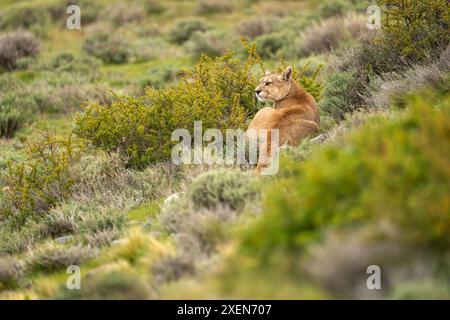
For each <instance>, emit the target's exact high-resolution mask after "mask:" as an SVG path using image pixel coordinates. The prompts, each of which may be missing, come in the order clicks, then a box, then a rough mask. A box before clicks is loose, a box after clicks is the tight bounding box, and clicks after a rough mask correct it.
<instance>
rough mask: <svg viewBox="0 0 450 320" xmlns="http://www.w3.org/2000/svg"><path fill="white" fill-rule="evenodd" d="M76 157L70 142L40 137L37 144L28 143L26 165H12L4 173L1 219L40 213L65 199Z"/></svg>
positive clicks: (73, 174)
mask: <svg viewBox="0 0 450 320" xmlns="http://www.w3.org/2000/svg"><path fill="white" fill-rule="evenodd" d="M77 157H78V149H77V148H76V147H75V146H74V144H73V143H72V140H71V139H68V140H63V139H58V138H55V137H53V136H50V135H48V134H43V138H42V139H41V140H40V141H37V142H33V143H31V144H30V145H29V149H28V161H26V162H21V163H16V164H12V165H11V166H10V168H9V170H8V171H7V174H6V177H5V181H6V186H7V190H6V191H5V193H4V201H5V203H6V205H4V206H3V207H2V208H1V209H2V211H1V212H0V215H5V214H6V215H13V216H16V215H17V216H21V215H22V214H32V213H43V212H46V211H47V210H48V209H49V208H51V207H52V206H53V205H54V204H56V203H57V202H58V201H60V200H63V199H66V198H67V197H68V196H69V195H70V193H71V190H72V186H73V184H74V181H75V173H74V172H73V171H72V167H71V164H72V163H73V162H74V161H75V159H76V158H77Z"/></svg>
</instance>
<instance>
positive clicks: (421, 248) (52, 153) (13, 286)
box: [0, 0, 450, 299]
mask: <svg viewBox="0 0 450 320" xmlns="http://www.w3.org/2000/svg"><path fill="white" fill-rule="evenodd" d="M375 2H376V3H377V4H378V5H380V6H381V8H382V21H381V22H382V23H381V28H380V29H376V28H375V29H373V30H372V29H371V28H369V27H368V26H367V15H366V9H367V7H368V6H369V5H371V4H374V3H372V1H356V0H339V1H326V0H321V1H310V0H304V1H300V0H299V1H262V0H261V1H257V0H254V1H252V0H246V1H229V0H190V1H176V0H170V1H162V0H128V1H106V0H105V1H103V0H100V1H87V0H70V1H57V0H33V1H31V0H22V1H1V2H0V190H1V193H0V299H168V298H178V299H191V298H192V299H193V298H209V299H210V298H246V299H247V298H250V299H251V298H253V299H254V298H263V299H280V298H284V299H328V298H331V299H334V298H345V299H348V298H350V299H365V298H380V299H449V298H450V272H449V270H450V237H449V234H450V193H449V187H448V186H449V185H450V170H449V168H450V160H449V155H450V90H449V89H450V88H449V83H450V73H449V71H450V46H449V45H450V4H449V2H448V1H446V0H431V1H430V0H428V1H425V0H420V1H403V0H390V1H385V0H378V1H375ZM71 4H77V5H79V6H80V8H81V17H82V19H81V22H82V28H81V30H68V29H67V28H66V24H65V22H66V18H67V14H66V8H67V6H68V5H71ZM287 65H292V66H293V67H294V78H295V80H296V81H297V82H298V83H300V84H301V85H302V86H303V87H304V88H305V89H306V90H307V91H308V92H310V93H311V94H312V95H313V96H314V97H315V99H316V100H317V102H318V106H319V109H320V114H321V130H320V133H319V134H317V136H314V137H310V138H309V139H306V140H304V141H303V142H302V143H301V144H300V145H299V146H298V147H286V146H285V147H283V148H282V149H281V162H280V172H279V173H278V174H277V175H274V176H257V175H255V173H254V171H253V168H252V166H250V165H232V166H231V165H228V166H227V165H207V164H202V165H198V164H192V165H176V164H174V163H172V161H171V158H170V156H171V152H172V148H173V147H174V145H175V144H176V143H175V142H172V141H171V134H172V132H173V131H174V130H175V129H180V128H184V129H187V130H188V132H190V133H191V134H192V133H193V132H194V121H202V130H203V132H204V131H205V130H207V129H211V128H214V129H219V130H220V131H221V132H223V133H224V132H225V130H226V129H243V130H245V128H246V127H247V125H248V123H249V121H250V120H251V119H252V118H253V116H254V115H255V114H256V112H257V111H258V110H259V109H260V108H262V107H263V106H265V104H263V103H260V102H258V101H257V100H256V99H255V96H254V88H255V87H256V85H257V84H258V82H259V79H260V78H261V76H262V75H263V74H264V71H265V70H266V69H271V70H272V71H274V72H275V71H280V70H283V69H284V68H285V67H286V66H287ZM168 197H170V200H171V201H165V200H166V199H167V198H168ZM71 265H77V266H79V267H80V270H81V290H69V289H68V288H67V285H66V281H67V279H68V277H69V276H70V274H69V273H67V268H68V267H69V266H71ZM371 265H376V266H379V267H380V268H381V271H382V276H381V281H382V287H381V289H380V290H369V289H368V288H367V286H366V280H367V278H368V277H369V274H368V273H367V268H368V267H369V266H371Z"/></svg>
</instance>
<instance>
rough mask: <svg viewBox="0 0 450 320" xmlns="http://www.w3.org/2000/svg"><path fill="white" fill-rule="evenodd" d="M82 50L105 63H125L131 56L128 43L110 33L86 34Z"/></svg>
mask: <svg viewBox="0 0 450 320" xmlns="http://www.w3.org/2000/svg"><path fill="white" fill-rule="evenodd" d="M83 50H84V51H85V52H86V53H88V54H90V55H92V56H94V57H96V58H99V59H101V60H102V61H103V62H106V63H118V64H120V63H126V62H128V61H129V60H130V58H131V56H132V52H131V50H130V48H129V45H128V44H127V43H125V41H124V40H123V39H121V38H119V36H117V35H113V34H111V33H94V34H93V35H91V36H88V37H87V38H86V40H85V41H84V43H83Z"/></svg>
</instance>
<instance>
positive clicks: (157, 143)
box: [76, 48, 259, 167]
mask: <svg viewBox="0 0 450 320" xmlns="http://www.w3.org/2000/svg"><path fill="white" fill-rule="evenodd" d="M250 49H251V52H250V55H249V57H248V59H247V61H241V60H239V59H237V58H236V57H234V56H233V54H231V53H230V54H227V55H225V56H223V57H220V58H217V59H214V60H213V59H210V58H207V57H203V58H202V59H201V61H200V62H199V63H198V64H197V65H196V66H195V67H194V68H192V69H191V70H188V71H186V73H185V74H184V75H183V77H182V78H181V79H180V81H179V83H178V84H177V85H176V86H173V87H169V88H165V89H160V90H155V89H149V90H148V91H147V94H146V95H145V96H144V97H142V98H139V99H134V98H117V100H116V101H115V102H113V103H112V104H111V105H99V104H93V105H90V106H88V107H87V108H86V110H85V112H84V113H82V114H79V115H78V116H77V119H76V126H77V127H76V133H77V134H78V135H79V136H80V137H82V138H86V139H88V140H89V141H91V142H92V143H93V144H94V145H95V146H98V147H101V148H102V149H105V150H107V151H113V150H114V151H115V150H119V152H121V153H122V154H123V155H125V156H126V158H127V159H129V161H128V165H132V166H135V167H142V166H145V165H147V164H148V163H150V162H152V161H156V160H161V159H167V158H169V157H170V155H171V149H172V146H174V145H175V144H176V142H172V141H171V135H172V132H173V131H174V130H175V129H180V128H185V129H187V130H189V131H190V132H191V133H192V132H193V125H194V124H193V122H194V121H197V120H201V121H202V122H203V124H202V127H203V129H204V130H206V129H208V128H217V129H220V130H225V129H231V128H243V127H244V126H245V117H246V115H248V114H252V113H253V112H255V109H254V108H255V102H254V92H253V90H254V87H255V84H256V79H255V77H254V76H253V75H252V73H251V68H252V66H254V65H255V64H256V63H258V61H259V59H258V58H257V57H256V55H255V52H254V48H250Z"/></svg>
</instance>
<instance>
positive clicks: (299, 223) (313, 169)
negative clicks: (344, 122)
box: [242, 94, 450, 261]
mask: <svg viewBox="0 0 450 320" xmlns="http://www.w3.org/2000/svg"><path fill="white" fill-rule="evenodd" d="M449 98H450V97H449V95H448V94H447V95H445V96H441V95H436V94H422V95H420V96H416V97H413V98H411V100H410V102H409V106H408V111H407V112H406V114H403V115H402V116H400V117H399V118H398V119H397V120H396V121H387V120H384V121H381V122H380V121H378V122H376V125H365V126H364V127H363V129H361V130H359V131H357V132H355V133H354V134H353V135H351V136H350V137H349V138H348V139H347V143H346V146H345V148H342V147H338V146H336V147H329V148H325V149H323V150H320V151H319V152H317V153H314V154H313V156H312V158H311V159H310V160H308V161H306V162H303V163H300V164H296V163H292V166H293V167H294V168H297V170H296V171H295V172H296V173H295V174H294V175H292V176H291V177H288V178H286V179H283V180H282V181H278V182H276V183H275V185H274V186H273V187H271V190H273V191H271V192H269V195H268V196H267V202H266V204H265V212H266V213H265V214H264V216H263V218H262V219H261V220H260V221H258V222H257V223H256V225H255V226H254V227H253V228H251V229H250V230H249V231H248V233H247V234H246V235H245V236H244V239H243V244H242V248H243V249H245V252H247V253H248V254H251V255H255V253H256V255H257V256H259V257H260V258H262V259H263V260H265V261H267V260H269V259H270V257H271V256H272V255H273V254H274V253H276V252H278V253H280V252H283V251H284V252H286V253H287V255H286V257H288V256H289V257H293V256H295V255H296V254H297V253H301V252H304V250H305V248H306V246H307V245H309V244H311V243H313V242H314V241H316V240H318V239H319V237H320V235H321V234H322V233H323V232H325V231H326V230H328V229H329V228H333V229H340V230H344V228H346V227H349V226H353V227H356V226H360V225H363V224H365V223H371V222H382V221H389V222H390V223H392V225H393V226H394V227H395V228H396V229H397V230H398V232H396V235H397V237H396V238H395V239H396V242H397V243H398V244H401V245H403V246H405V247H407V248H414V249H416V248H424V249H426V250H427V251H428V252H430V253H431V252H434V253H437V254H438V255H439V253H442V252H445V251H446V250H448V248H449V247H450V242H449V238H448V236H447V235H448V232H449V230H448V229H449V226H450V224H449V222H450V220H449V219H450V217H449V215H448V201H447V199H448V192H447V188H446V186H447V185H448V184H449V183H450V172H449V170H448V167H449V163H448V162H449V161H448V157H447V156H446V153H448V151H449V150H450V126H449V124H450V121H449V120H450V100H449ZM436 141H439V143H438V144H437V143H436ZM374 154H376V156H375V157H374ZM278 257H279V256H278ZM266 259H267V260H266ZM292 261H296V260H295V258H294V259H293V260H292Z"/></svg>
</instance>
